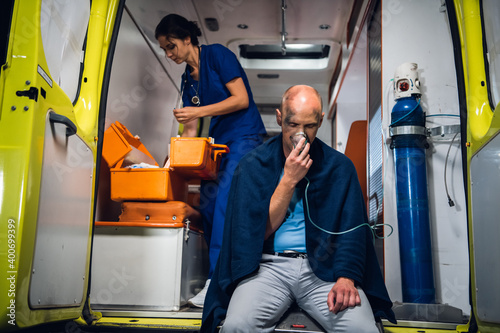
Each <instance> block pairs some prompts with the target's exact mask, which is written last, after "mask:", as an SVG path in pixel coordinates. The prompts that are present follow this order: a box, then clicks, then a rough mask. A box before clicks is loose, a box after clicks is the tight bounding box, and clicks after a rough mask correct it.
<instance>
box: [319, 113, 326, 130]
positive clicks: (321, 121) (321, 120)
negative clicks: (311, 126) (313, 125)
mask: <svg viewBox="0 0 500 333" xmlns="http://www.w3.org/2000/svg"><path fill="white" fill-rule="evenodd" d="M324 117H325V113H324V112H323V113H321V118H320V120H319V126H318V128H320V127H321V124H323V118H324Z"/></svg>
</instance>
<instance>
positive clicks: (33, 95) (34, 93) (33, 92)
mask: <svg viewBox="0 0 500 333" xmlns="http://www.w3.org/2000/svg"><path fill="white" fill-rule="evenodd" d="M16 95H17V96H19V97H21V96H26V97H28V98H29V99H34V100H35V102H37V101H38V88H36V87H30V89H29V90H18V91H16Z"/></svg>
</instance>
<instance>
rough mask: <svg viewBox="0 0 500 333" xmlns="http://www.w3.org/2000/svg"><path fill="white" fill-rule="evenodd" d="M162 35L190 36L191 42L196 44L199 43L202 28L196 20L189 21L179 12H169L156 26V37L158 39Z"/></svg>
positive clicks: (182, 37) (181, 37) (180, 37)
mask: <svg viewBox="0 0 500 333" xmlns="http://www.w3.org/2000/svg"><path fill="white" fill-rule="evenodd" d="M160 36H165V37H167V38H169V37H173V38H178V39H184V38H186V37H187V36H189V37H191V43H192V44H193V45H195V46H196V45H198V36H201V30H200V28H199V27H198V25H197V24H196V22H194V21H188V20H187V19H186V18H184V17H182V16H180V15H177V14H169V15H167V16H165V17H164V18H162V19H161V21H160V23H158V25H157V26H156V29H155V38H156V39H158V37H160Z"/></svg>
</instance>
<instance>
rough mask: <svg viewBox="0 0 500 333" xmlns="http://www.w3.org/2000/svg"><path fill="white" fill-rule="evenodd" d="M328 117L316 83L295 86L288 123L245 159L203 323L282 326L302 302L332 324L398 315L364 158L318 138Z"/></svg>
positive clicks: (285, 105)
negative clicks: (373, 221)
mask: <svg viewBox="0 0 500 333" xmlns="http://www.w3.org/2000/svg"><path fill="white" fill-rule="evenodd" d="M323 117H324V113H323V112H322V101H321V96H320V95H319V93H318V92H317V91H316V90H315V89H314V88H312V87H309V86H302V85H300V86H293V87H291V88H289V89H288V90H287V91H286V92H285V93H284V95H283V97H282V102H281V106H280V109H279V110H276V121H277V123H278V125H279V126H281V130H282V133H281V134H280V135H279V136H277V137H274V138H272V139H270V140H269V141H268V142H266V143H265V144H264V145H262V146H261V147H259V148H257V149H255V150H253V151H252V152H250V153H249V154H247V155H246V156H245V157H244V158H243V159H242V160H241V162H240V164H239V165H238V168H237V170H236V172H235V178H234V179H233V182H232V185H231V194H230V201H229V202H228V208H227V215H226V222H225V223H226V225H225V230H224V244H223V247H222V250H221V256H220V257H219V262H218V264H217V267H216V272H215V274H214V279H213V280H212V284H213V286H212V284H211V285H210V288H209V290H208V295H207V299H206V300H205V306H204V312H203V324H202V332H215V331H216V327H217V325H218V324H219V323H220V322H221V320H222V319H223V318H224V317H225V321H224V324H223V326H222V329H221V332H231V333H232V332H273V331H274V328H275V327H276V325H277V324H278V321H279V319H280V318H281V317H282V316H283V314H284V313H285V312H286V310H287V309H288V308H289V307H290V306H291V305H292V304H293V303H294V302H295V303H297V304H298V305H299V307H301V308H302V309H303V310H304V311H306V312H307V313H308V314H309V315H310V316H311V317H313V318H314V319H315V320H316V321H317V322H318V323H319V324H320V325H321V326H322V327H323V328H324V329H325V330H326V331H327V332H378V329H377V327H376V324H375V317H378V318H380V317H384V318H387V319H389V320H391V321H395V319H394V314H393V312H392V310H391V307H392V302H391V301H390V299H389V296H388V294H387V290H386V287H385V284H384V282H383V279H382V275H381V272H380V268H379V266H378V263H377V259H376V256H375V253H374V249H373V244H372V241H371V240H372V238H371V232H370V230H371V229H370V228H369V224H368V223H367V216H366V209H365V203H364V200H363V196H362V193H361V188H360V185H359V182H358V179H357V174H356V171H355V168H354V166H353V164H352V163H351V161H350V160H349V159H348V158H347V157H345V156H344V155H343V154H340V153H338V152H337V151H335V150H334V149H332V148H330V147H328V146H326V145H325V144H324V143H323V142H321V141H320V140H319V139H317V138H316V135H317V133H318V129H319V128H320V126H321V123H322V121H323ZM214 282H215V283H214Z"/></svg>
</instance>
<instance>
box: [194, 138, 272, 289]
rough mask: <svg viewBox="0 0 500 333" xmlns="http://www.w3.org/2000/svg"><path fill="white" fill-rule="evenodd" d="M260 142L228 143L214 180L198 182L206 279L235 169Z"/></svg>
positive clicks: (215, 254)
mask: <svg viewBox="0 0 500 333" xmlns="http://www.w3.org/2000/svg"><path fill="white" fill-rule="evenodd" d="M261 143H262V139H261V137H260V136H252V137H246V138H242V139H239V140H235V141H232V142H230V143H227V146H228V147H229V153H228V154H226V155H225V156H224V157H223V158H222V160H221V163H220V167H219V173H218V176H217V179H216V180H203V181H201V187H200V212H201V215H202V217H203V229H204V235H205V240H206V241H207V245H208V251H209V260H210V270H209V272H208V278H209V279H210V278H212V274H213V271H214V268H215V264H216V263H217V259H218V258H219V252H220V249H221V245H222V234H223V230H224V219H225V217H226V206H227V199H228V196H229V189H230V188H231V181H232V179H233V174H234V170H235V169H236V166H237V165H238V163H239V161H240V159H241V158H242V157H243V155H245V154H246V153H248V152H249V151H251V150H252V149H254V148H255V147H257V146H258V145H260V144H261Z"/></svg>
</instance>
